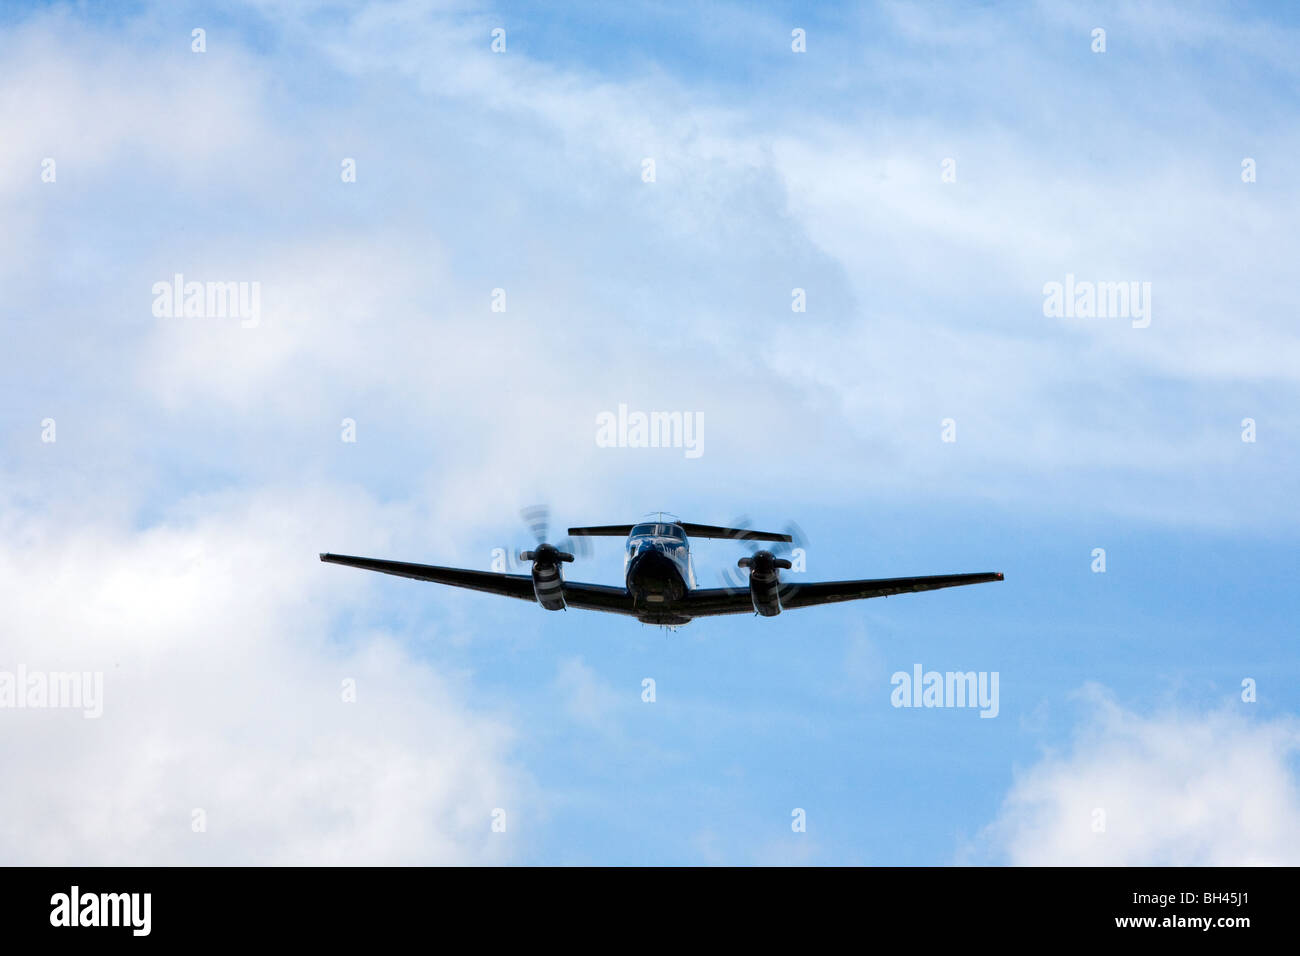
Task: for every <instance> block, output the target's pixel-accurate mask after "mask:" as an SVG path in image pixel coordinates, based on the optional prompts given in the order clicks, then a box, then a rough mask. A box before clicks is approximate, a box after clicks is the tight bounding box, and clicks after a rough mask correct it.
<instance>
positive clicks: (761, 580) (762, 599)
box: [736, 551, 790, 617]
mask: <svg viewBox="0 0 1300 956" xmlns="http://www.w3.org/2000/svg"><path fill="white" fill-rule="evenodd" d="M736 565H737V567H741V568H749V599H750V600H751V601H752V602H753V604H754V611H755V612H756V613H758V614H760V615H762V616H763V617H776V616H777V615H778V614H780V613H781V574H780V569H781V568H789V567H790V562H789V561H787V560H786V559H785V558H778V557H774V556H773V554H772V552H771V551H759V552H757V553H756V554H754V555H753V556H752V557H749V558H741V559H740V560H739V561H737V562H736Z"/></svg>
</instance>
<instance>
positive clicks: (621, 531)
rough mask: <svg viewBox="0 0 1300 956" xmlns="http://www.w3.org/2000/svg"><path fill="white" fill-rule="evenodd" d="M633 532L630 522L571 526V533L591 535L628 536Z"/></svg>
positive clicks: (605, 536) (572, 534)
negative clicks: (580, 526) (585, 526)
mask: <svg viewBox="0 0 1300 956" xmlns="http://www.w3.org/2000/svg"><path fill="white" fill-rule="evenodd" d="M631 533H632V526H631V525H630V524H603V525H596V526H594V527H591V528H570V529H569V535H570V536H575V535H583V534H585V535H590V536H591V537H596V538H600V537H604V538H626V537H627V536H628V535H630V534H631Z"/></svg>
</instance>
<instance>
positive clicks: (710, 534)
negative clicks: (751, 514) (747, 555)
mask: <svg viewBox="0 0 1300 956" xmlns="http://www.w3.org/2000/svg"><path fill="white" fill-rule="evenodd" d="M682 530H683V531H685V532H686V536H687V537H688V538H731V539H732V540H733V541H784V542H786V543H787V544H788V543H790V542H792V541H794V538H792V537H790V535H788V534H777V533H776V532H774V531H748V530H746V529H745V528H719V527H717V526H716V525H711V524H690V523H689V522H686V521H683V522H682Z"/></svg>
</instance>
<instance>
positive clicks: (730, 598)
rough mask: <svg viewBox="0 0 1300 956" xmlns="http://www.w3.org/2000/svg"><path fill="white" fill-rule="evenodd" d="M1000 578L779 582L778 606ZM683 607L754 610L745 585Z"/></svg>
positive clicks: (701, 612) (694, 596)
mask: <svg viewBox="0 0 1300 956" xmlns="http://www.w3.org/2000/svg"><path fill="white" fill-rule="evenodd" d="M1001 580H1002V574H1001V573H1000V572H997V571H985V572H981V573H979V574H931V575H927V576H924V577H916V578H869V579H866V580H862V581H818V582H815V583H811V584H795V583H793V582H787V581H782V582H781V607H782V609H783V610H787V611H790V610H793V609H795V608H799V607H812V606H813V605H815V604H834V603H836V602H839V601H860V600H863V599H865V598H876V597H889V596H890V595H891V594H910V593H912V592H913V591H934V590H937V589H939V588H955V587H960V586H961V585H963V584H984V583H986V582H989V581H1001ZM682 610H683V612H684V613H686V614H689V615H690V616H691V617H711V616H713V615H715V614H743V613H745V612H747V611H753V610H754V606H753V602H752V601H751V600H750V596H749V588H748V587H739V588H704V589H702V590H698V591H690V592H688V593H687V595H686V600H685V602H684V603H683V606H682Z"/></svg>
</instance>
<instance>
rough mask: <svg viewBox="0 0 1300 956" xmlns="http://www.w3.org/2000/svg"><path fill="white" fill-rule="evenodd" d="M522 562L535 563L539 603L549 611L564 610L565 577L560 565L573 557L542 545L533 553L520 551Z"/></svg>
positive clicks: (534, 579) (534, 573)
mask: <svg viewBox="0 0 1300 956" xmlns="http://www.w3.org/2000/svg"><path fill="white" fill-rule="evenodd" d="M519 560H520V561H531V562H533V594H535V595H536V596H537V603H538V604H540V605H541V606H542V607H544V608H546V610H548V611H563V610H564V575H562V574H561V573H560V565H561V564H562V563H564V562H565V561H572V560H573V555H571V554H569V553H568V552H567V551H561V550H560V549H559V548H557V547H555V545H553V544H546V543H542V544H539V545H538V546H537V548H536V549H535V550H533V551H520V552H519Z"/></svg>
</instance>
